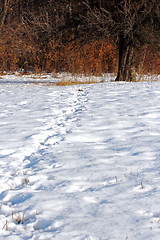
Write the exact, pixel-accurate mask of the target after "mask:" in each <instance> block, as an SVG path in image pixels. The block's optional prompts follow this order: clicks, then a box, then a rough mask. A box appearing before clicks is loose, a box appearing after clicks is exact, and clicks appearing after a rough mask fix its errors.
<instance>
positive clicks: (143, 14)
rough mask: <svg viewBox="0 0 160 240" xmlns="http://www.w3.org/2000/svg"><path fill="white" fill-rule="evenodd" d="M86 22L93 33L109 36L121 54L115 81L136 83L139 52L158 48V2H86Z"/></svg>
mask: <svg viewBox="0 0 160 240" xmlns="http://www.w3.org/2000/svg"><path fill="white" fill-rule="evenodd" d="M83 3H84V5H86V7H87V8H88V13H87V16H86V22H87V24H88V26H89V27H90V29H91V30H92V32H93V33H94V34H95V35H96V34H99V35H100V36H104V35H107V36H109V37H110V38H111V39H113V40H114V42H115V44H117V47H118V50H119V63H118V73H117V77H116V81H135V80H136V75H135V72H136V69H135V66H136V63H135V55H136V50H137V49H139V51H140V50H141V46H143V45H144V44H156V40H157V41H158V37H159V34H160V2H159V0H134V1H133V0H108V1H106V0H93V1H89V0H88V1H84V2H83Z"/></svg>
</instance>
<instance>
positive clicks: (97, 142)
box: [0, 83, 160, 240]
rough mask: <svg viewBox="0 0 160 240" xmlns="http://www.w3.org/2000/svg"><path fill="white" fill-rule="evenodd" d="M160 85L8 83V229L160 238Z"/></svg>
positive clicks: (4, 102) (4, 196)
mask: <svg viewBox="0 0 160 240" xmlns="http://www.w3.org/2000/svg"><path fill="white" fill-rule="evenodd" d="M79 88H80V89H79ZM159 89H160V85H159V84H158V83H157V84H156V83H134V84H132V83H128V84H127V83H125V84H123V83H119V84H118V83H104V84H97V85H96V84H93V85H83V86H81V87H79V86H68V87H62V88H58V87H47V86H43V85H39V86H35V85H30V86H28V85H20V86H18V85H17V89H15V86H14V87H13V86H12V85H7V86H3V87H2V88H1V89H0V98H1V103H0V108H1V112H0V118H1V122H0V125H1V129H0V131H1V132H0V134H1V136H3V138H1V139H0V156H1V158H0V160H1V162H0V164H1V167H0V177H1V179H0V180H1V185H0V203H1V205H0V210H1V211H0V235H1V236H3V239H8V240H11V239H16V240H21V239H23V240H28V239H32V240H40V239H43V240H50V239H56V240H66V239H67V240H105V239H109V240H112V239H113V240H124V239H133V240H143V239H152V240H159V238H157V237H158V236H159V233H160V224H159V223H160V211H159V197H160V187H159V180H160V166H159V159H160V148H159V146H160V121H159V119H160V90H159ZM80 90H81V91H80ZM18 218H20V219H21V220H20V223H18ZM6 221H7V222H6ZM6 228H8V229H6Z"/></svg>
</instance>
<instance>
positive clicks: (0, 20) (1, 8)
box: [0, 0, 10, 33]
mask: <svg viewBox="0 0 160 240" xmlns="http://www.w3.org/2000/svg"><path fill="white" fill-rule="evenodd" d="M9 2H10V1H9V0H0V33H1V31H2V28H3V25H4V23H5V20H6V16H7V13H8V8H9Z"/></svg>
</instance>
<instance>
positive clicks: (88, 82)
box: [55, 80, 104, 86]
mask: <svg viewBox="0 0 160 240" xmlns="http://www.w3.org/2000/svg"><path fill="white" fill-rule="evenodd" d="M103 82H104V81H103V80H100V81H96V80H88V81H87V80H86V81H80V80H76V81H74V80H68V81H66V80H62V81H59V82H57V83H56V84H55V85H56V86H68V85H79V84H93V83H103Z"/></svg>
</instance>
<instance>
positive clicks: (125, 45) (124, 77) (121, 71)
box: [116, 35, 136, 82]
mask: <svg viewBox="0 0 160 240" xmlns="http://www.w3.org/2000/svg"><path fill="white" fill-rule="evenodd" d="M134 54H135V49H134V46H133V44H132V43H131V42H128V41H127V39H126V38H125V37H124V36H123V35H121V36H120V38H119V62H118V73H117V77H116V81H129V82H134V81H136V74H135V61H134Z"/></svg>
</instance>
